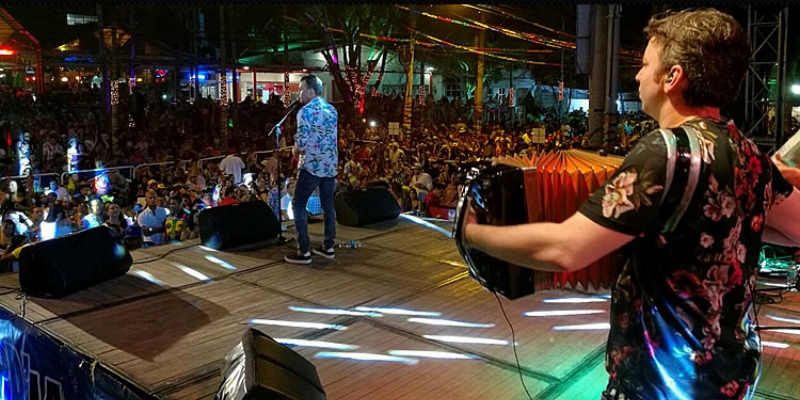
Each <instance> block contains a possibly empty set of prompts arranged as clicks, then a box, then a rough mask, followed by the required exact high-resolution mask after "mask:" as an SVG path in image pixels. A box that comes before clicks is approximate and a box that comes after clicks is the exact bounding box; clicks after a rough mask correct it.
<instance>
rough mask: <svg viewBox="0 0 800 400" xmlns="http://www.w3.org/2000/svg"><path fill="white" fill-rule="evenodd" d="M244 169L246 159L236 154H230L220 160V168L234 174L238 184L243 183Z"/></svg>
mask: <svg viewBox="0 0 800 400" xmlns="http://www.w3.org/2000/svg"><path fill="white" fill-rule="evenodd" d="M243 169H244V161H242V159H241V158H239V157H238V156H236V155H233V154H230V155H228V156H226V157H225V158H223V159H222V161H220V162H219V170H220V171H222V172H224V173H225V174H226V175H232V176H233V183H234V184H235V185H238V184H240V183H242V170H243Z"/></svg>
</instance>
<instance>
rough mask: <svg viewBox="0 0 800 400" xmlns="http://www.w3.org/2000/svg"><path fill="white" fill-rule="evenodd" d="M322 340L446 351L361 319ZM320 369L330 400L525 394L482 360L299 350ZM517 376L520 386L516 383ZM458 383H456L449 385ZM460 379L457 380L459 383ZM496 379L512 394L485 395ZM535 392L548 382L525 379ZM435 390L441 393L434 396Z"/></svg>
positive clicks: (378, 348) (364, 347) (373, 349)
mask: <svg viewBox="0 0 800 400" xmlns="http://www.w3.org/2000/svg"><path fill="white" fill-rule="evenodd" d="M323 340H325V341H330V342H336V343H348V344H358V345H359V346H361V347H360V348H359V349H357V350H356V351H358V352H366V353H373V354H383V355H386V354H388V352H389V351H390V350H422V351H442V350H443V349H442V348H438V347H436V346H431V345H429V344H426V343H424V342H420V341H417V340H414V339H411V338H408V337H405V336H401V335H396V334H394V333H391V332H387V331H385V330H383V329H380V328H377V327H375V326H371V325H369V324H365V323H362V322H357V323H354V324H352V325H351V326H350V327H349V329H347V330H345V331H339V332H332V333H330V334H328V335H326V336H325V337H324V338H323ZM296 350H297V351H298V353H300V354H301V355H303V356H304V357H306V358H307V359H310V360H312V362H313V363H314V365H316V367H317V371H318V372H319V375H320V378H321V380H322V382H323V385H324V387H325V390H326V393H327V395H328V399H331V400H334V399H352V400H355V399H387V400H388V399H429V398H431V399H432V398H442V399H485V398H509V399H510V398H523V397H524V396H525V395H524V392H523V389H522V387H521V386H520V385H519V381H518V379H519V378H518V376H517V375H516V373H515V372H512V371H509V370H506V369H503V368H498V367H495V366H492V365H491V364H488V363H486V362H483V361H480V360H441V359H430V358H416V360H417V363H416V364H415V365H406V364H402V363H395V362H364V361H355V360H337V359H326V358H316V357H315V354H317V353H319V352H320V351H324V350H322V349H309V348H299V347H298V348H296ZM515 380H516V384H514V382H515ZM447 382H453V383H454V384H447ZM455 383H458V384H455ZM492 383H497V384H500V385H501V386H503V387H504V390H509V393H508V396H504V397H495V396H487V395H486V394H485V393H482V390H481V388H485V387H486V386H487V385H490V384H492ZM526 383H527V384H528V388H529V389H530V390H531V393H532V394H534V395H535V393H538V392H539V391H541V390H543V389H544V388H546V387H547V384H546V383H544V382H541V381H538V380H536V379H533V378H528V379H526ZM432 393H436V394H437V395H436V396H431V394H432Z"/></svg>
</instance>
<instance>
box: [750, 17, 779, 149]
mask: <svg viewBox="0 0 800 400" xmlns="http://www.w3.org/2000/svg"><path fill="white" fill-rule="evenodd" d="M747 13H748V15H747V29H748V34H749V35H750V45H751V48H752V56H751V57H752V58H751V59H750V69H749V71H748V73H747V77H746V80H745V126H744V127H743V128H744V129H745V132H746V134H747V136H749V137H752V138H754V139H756V141H757V142H758V143H759V144H761V145H763V146H765V147H770V148H774V149H777V148H778V147H780V145H781V144H782V143H783V133H784V132H783V123H784V121H783V119H784V113H783V108H784V103H785V101H784V99H785V95H786V84H787V83H786V39H787V36H786V33H787V31H788V29H787V28H788V20H789V8H788V7H786V8H783V9H779V10H771V11H765V10H763V9H760V8H758V7H754V6H753V5H749V6H748V8H747Z"/></svg>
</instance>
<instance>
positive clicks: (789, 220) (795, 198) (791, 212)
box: [762, 188, 800, 246]
mask: <svg viewBox="0 0 800 400" xmlns="http://www.w3.org/2000/svg"><path fill="white" fill-rule="evenodd" d="M762 240H763V241H765V242H770V243H776V242H777V243H776V244H783V245H787V244H789V245H791V246H800V190H798V189H797V188H794V191H793V192H792V194H791V195H790V196H789V197H788V198H787V199H786V200H784V201H782V202H780V203H778V204H776V205H775V206H773V207H772V209H770V210H769V213H767V229H765V230H764V237H763V239H762ZM786 241H788V242H789V243H785V242H786ZM782 242H783V243H782Z"/></svg>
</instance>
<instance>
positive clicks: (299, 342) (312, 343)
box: [275, 338, 358, 350]
mask: <svg viewBox="0 0 800 400" xmlns="http://www.w3.org/2000/svg"><path fill="white" fill-rule="evenodd" d="M275 341H276V342H278V343H280V344H283V345H290V346H302V347H317V348H321V349H331V350H355V349H357V348H358V346H356V345H353V344H343V343H333V342H323V341H320V340H304V339H290V338H275Z"/></svg>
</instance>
